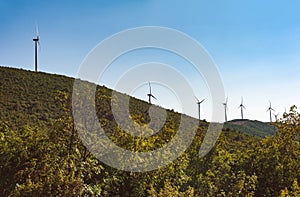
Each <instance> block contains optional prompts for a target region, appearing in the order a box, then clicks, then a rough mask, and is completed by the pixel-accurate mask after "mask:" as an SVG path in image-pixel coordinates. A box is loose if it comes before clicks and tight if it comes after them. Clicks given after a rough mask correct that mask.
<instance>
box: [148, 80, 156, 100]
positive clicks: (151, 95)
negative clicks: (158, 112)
mask: <svg viewBox="0 0 300 197" xmlns="http://www.w3.org/2000/svg"><path fill="white" fill-rule="evenodd" d="M148 84H149V90H150V93H149V94H147V96H148V97H149V103H150V104H151V97H152V98H154V99H156V100H157V98H156V97H155V96H154V95H153V94H152V92H151V84H150V82H148Z"/></svg>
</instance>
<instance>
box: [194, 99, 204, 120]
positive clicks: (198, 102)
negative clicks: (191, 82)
mask: <svg viewBox="0 0 300 197" xmlns="http://www.w3.org/2000/svg"><path fill="white" fill-rule="evenodd" d="M195 98H196V100H197V104H198V115H199V120H200V105H201V103H203V101H204V100H205V99H202V100H201V101H199V99H198V98H197V97H196V96H195Z"/></svg>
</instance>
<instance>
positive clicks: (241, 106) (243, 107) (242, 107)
mask: <svg viewBox="0 0 300 197" xmlns="http://www.w3.org/2000/svg"><path fill="white" fill-rule="evenodd" d="M239 108H241V116H242V120H244V114H243V109H246V108H245V106H244V105H243V97H242V100H241V104H240V106H239Z"/></svg>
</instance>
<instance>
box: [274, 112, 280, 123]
mask: <svg viewBox="0 0 300 197" xmlns="http://www.w3.org/2000/svg"><path fill="white" fill-rule="evenodd" d="M273 115H274V116H275V120H276V122H277V120H278V115H279V113H277V114H273Z"/></svg>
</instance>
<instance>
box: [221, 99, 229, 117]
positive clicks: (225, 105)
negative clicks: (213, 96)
mask: <svg viewBox="0 0 300 197" xmlns="http://www.w3.org/2000/svg"><path fill="white" fill-rule="evenodd" d="M227 103H228V97H226V101H225V103H222V104H223V105H224V109H225V122H227V110H228V106H227Z"/></svg>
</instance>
